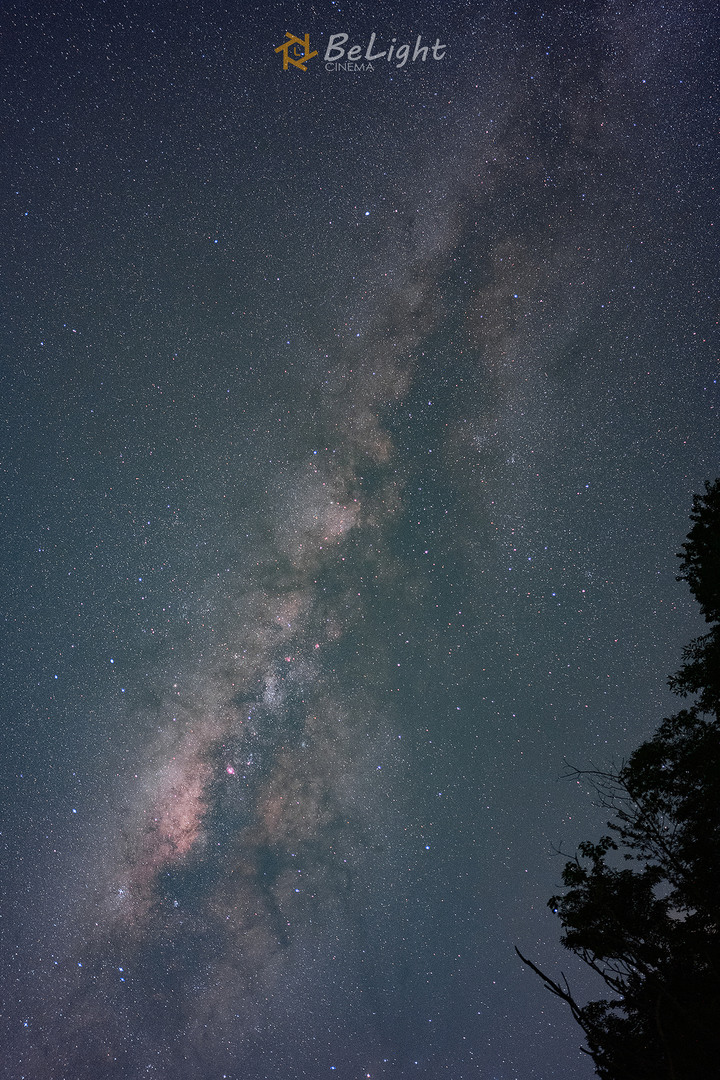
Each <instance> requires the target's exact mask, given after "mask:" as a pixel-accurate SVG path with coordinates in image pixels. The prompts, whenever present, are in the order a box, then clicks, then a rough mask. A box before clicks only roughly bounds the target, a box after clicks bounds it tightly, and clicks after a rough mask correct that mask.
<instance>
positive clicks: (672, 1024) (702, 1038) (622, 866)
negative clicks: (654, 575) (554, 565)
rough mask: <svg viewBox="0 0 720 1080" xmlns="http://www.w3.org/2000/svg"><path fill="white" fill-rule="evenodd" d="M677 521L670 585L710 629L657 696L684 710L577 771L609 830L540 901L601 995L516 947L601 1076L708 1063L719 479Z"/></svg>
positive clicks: (688, 1076)
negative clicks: (675, 572) (686, 700)
mask: <svg viewBox="0 0 720 1080" xmlns="http://www.w3.org/2000/svg"><path fill="white" fill-rule="evenodd" d="M691 521H692V522H693V527H692V529H691V530H690V532H689V534H688V538H687V542H686V543H685V544H683V545H682V552H681V553H680V554H679V558H680V559H681V565H682V570H681V574H680V576H679V578H678V580H684V581H687V583H688V585H689V586H690V589H691V591H692V593H693V595H694V596H695V598H696V599H697V600H698V601H699V603H700V605H701V610H702V613H703V615H704V616H705V619H706V621H707V622H708V623H710V624H711V629H710V631H709V633H707V634H705V635H703V636H702V637H700V638H697V639H696V640H695V641H693V642H692V643H691V644H690V645H689V646H688V647H687V648H686V649H685V651H684V654H683V659H684V661H685V663H684V664H683V666H682V668H681V669H680V671H679V672H678V673H677V674H676V675H674V676H673V677H671V679H670V686H671V688H672V689H673V690H674V691H675V692H676V693H678V694H680V695H681V696H688V695H690V694H697V695H698V697H697V700H696V701H695V703H694V704H692V705H691V706H690V707H689V708H687V709H683V710H682V711H681V712H679V713H677V714H676V715H674V716H671V717H669V718H668V719H666V720H664V721H663V722H662V723H661V725H660V727H659V728H658V730H657V732H656V733H655V735H654V736H653V737H652V738H651V739H650V740H648V741H647V742H645V743H643V744H642V745H641V746H640V747H638V749H637V750H635V752H634V753H633V754H632V755H631V757H630V758H629V760H628V762H627V763H626V764H625V765H623V766H622V768H620V769H619V770H611V771H607V772H603V771H599V770H591V771H586V772H583V773H582V775H584V776H586V777H589V778H590V780H591V782H592V783H593V785H594V787H595V790H596V792H597V793H598V796H599V799H600V803H601V805H602V806H603V807H605V808H606V809H608V810H609V811H611V813H612V815H613V820H611V821H609V822H608V828H609V830H610V833H609V835H607V836H603V837H602V838H601V839H600V840H599V842H598V843H596V844H593V843H584V844H581V845H580V848H579V851H578V854H577V855H576V856H575V858H574V859H573V860H571V861H570V862H568V863H567V864H566V866H565V869H564V871H563V875H562V881H563V885H564V886H565V890H566V891H565V892H564V893H563V894H562V895H560V896H555V897H553V898H552V899H551V900H550V902H549V903H550V907H551V908H552V909H553V910H554V911H555V912H557V913H558V914H559V916H560V920H561V923H562V926H563V935H562V937H561V942H562V944H563V945H564V946H565V947H566V948H568V949H569V950H570V951H571V952H573V953H575V955H576V956H579V957H580V959H581V960H583V961H584V963H586V964H587V965H588V967H590V968H591V969H592V970H593V971H595V972H596V973H597V974H598V975H599V976H600V977H601V978H602V979H603V981H604V982H605V985H606V987H607V989H608V990H609V991H610V993H611V996H610V997H607V998H603V999H601V1000H599V1001H591V1002H589V1003H588V1004H586V1005H580V1004H579V1003H578V1002H577V1001H576V999H575V998H574V997H573V995H572V992H571V990H570V987H569V985H568V983H567V980H566V979H565V978H564V976H561V981H560V982H558V981H556V980H554V979H551V978H550V977H549V976H548V975H546V974H545V973H544V972H542V971H541V970H540V969H539V968H538V967H536V965H535V964H533V963H532V962H531V961H529V960H527V959H526V958H525V957H524V956H523V955H522V953H520V951H519V950H516V951H517V952H518V955H519V956H520V958H521V960H522V961H523V963H525V964H527V965H528V966H529V967H530V968H531V969H532V970H533V971H534V972H535V973H536V974H537V975H538V976H539V977H540V978H541V979H542V980H543V982H544V983H545V986H546V987H547V988H548V989H549V990H550V991H551V992H552V993H553V994H555V995H556V996H557V997H559V998H561V999H562V1000H563V1001H564V1002H565V1003H566V1004H567V1005H568V1006H569V1007H570V1009H571V1011H572V1014H573V1016H574V1018H575V1019H576V1021H577V1022H578V1024H579V1025H580V1027H581V1028H582V1029H583V1031H584V1033H585V1037H586V1041H587V1049H586V1053H589V1054H590V1055H591V1057H592V1059H593V1061H594V1063H595V1068H596V1072H597V1074H598V1076H600V1077H602V1078H603V1080H631V1078H632V1080H645V1078H648V1080H650V1078H652V1080H664V1078H667V1080H707V1078H708V1077H711V1076H713V1075H717V1072H718V1067H719V1063H720V479H719V480H716V481H715V483H714V484H712V485H710V484H706V485H705V494H704V495H696V496H695V498H694V501H693V510H692V514H691ZM574 771H577V770H574Z"/></svg>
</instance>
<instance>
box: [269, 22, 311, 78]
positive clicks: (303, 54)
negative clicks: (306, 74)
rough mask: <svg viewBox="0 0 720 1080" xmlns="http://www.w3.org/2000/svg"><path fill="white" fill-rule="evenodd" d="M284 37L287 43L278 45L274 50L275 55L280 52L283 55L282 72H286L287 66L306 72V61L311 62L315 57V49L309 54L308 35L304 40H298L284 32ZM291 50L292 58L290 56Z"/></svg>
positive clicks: (287, 31)
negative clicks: (290, 65)
mask: <svg viewBox="0 0 720 1080" xmlns="http://www.w3.org/2000/svg"><path fill="white" fill-rule="evenodd" d="M285 37H286V38H287V41H286V42H284V43H283V44H282V45H278V46H277V48H276V49H275V52H276V53H277V52H281V53H282V54H283V71H287V69H288V64H292V66H293V67H296V68H300V70H301V71H307V68H306V67H305V64H306V63H307V61H308V60H312V58H313V56H317V49H313V51H312V52H310V35H309V34H306V35H305V37H304V38H299V37H296V35H295V34H291V33H290V31H289V30H286V31H285ZM291 49H292V56H291V55H290V50H291ZM301 50H302V51H301Z"/></svg>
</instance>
